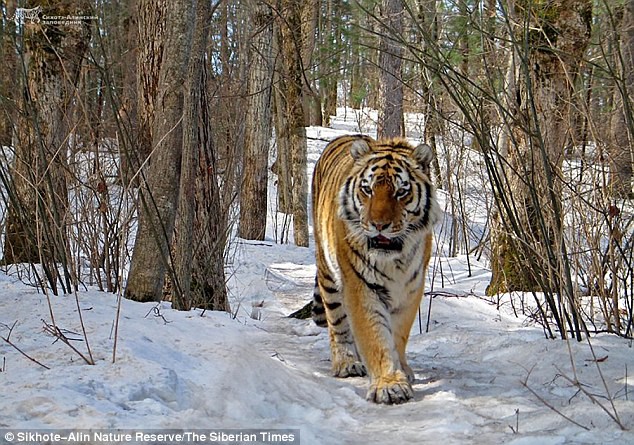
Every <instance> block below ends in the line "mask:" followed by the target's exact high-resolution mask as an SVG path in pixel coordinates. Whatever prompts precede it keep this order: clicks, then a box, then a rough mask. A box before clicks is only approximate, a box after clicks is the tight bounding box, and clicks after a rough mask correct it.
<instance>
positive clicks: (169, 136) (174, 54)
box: [125, 0, 194, 301]
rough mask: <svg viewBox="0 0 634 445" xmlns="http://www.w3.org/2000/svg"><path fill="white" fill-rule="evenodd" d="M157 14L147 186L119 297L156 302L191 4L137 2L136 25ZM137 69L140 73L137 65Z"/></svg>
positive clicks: (171, 216)
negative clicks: (159, 50) (158, 44)
mask: <svg viewBox="0 0 634 445" xmlns="http://www.w3.org/2000/svg"><path fill="white" fill-rule="evenodd" d="M150 11H151V13H155V12H158V13H159V15H158V16H159V17H161V20H162V21H163V22H162V23H161V24H160V26H162V27H164V29H165V31H166V35H165V43H164V51H163V55H162V56H160V55H159V54H154V55H149V54H147V55H148V56H150V58H151V59H153V60H157V59H159V58H160V59H161V60H162V62H161V68H160V75H159V80H158V89H157V92H158V94H157V96H156V108H155V111H154V112H155V116H154V122H153V126H152V137H153V139H152V155H151V156H152V157H151V163H150V167H149V170H148V175H147V180H146V181H145V182H144V183H143V184H142V186H141V190H140V201H141V206H140V214H139V228H138V231H137V236H136V241H135V244H134V251H133V254H132V261H131V264H130V273H129V275H128V283H127V286H126V291H125V297H126V298H129V299H132V300H136V301H159V300H160V299H161V296H162V287H163V282H164V277H165V270H166V268H167V267H168V266H169V263H170V244H171V240H172V236H173V232H174V222H175V217H176V208H177V204H178V192H179V181H180V163H181V150H182V146H183V127H182V119H183V96H184V84H185V80H186V77H187V66H188V61H189V55H190V51H191V43H192V42H191V39H192V26H191V24H192V23H194V14H193V13H194V3H193V1H191V0H179V1H176V2H170V3H168V2H167V1H165V0H163V1H160V2H154V1H152V2H150V1H148V2H146V1H145V0H140V1H139V24H140V25H141V23H142V22H143V20H142V19H141V18H142V17H143V16H144V15H145V14H146V13H147V12H150ZM139 67H140V69H141V70H143V69H144V68H147V67H144V66H143V64H142V63H139Z"/></svg>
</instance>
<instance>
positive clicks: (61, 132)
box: [4, 0, 91, 293]
mask: <svg viewBox="0 0 634 445" xmlns="http://www.w3.org/2000/svg"><path fill="white" fill-rule="evenodd" d="M36 6H42V8H43V9H44V10H46V11H47V14H48V15H60V16H66V15H73V16H77V15H81V16H83V15H88V14H89V13H90V11H91V2H89V1H86V0H76V1H67V2H64V3H63V4H60V5H57V4H56V3H55V2H45V1H38V2H29V3H27V5H26V7H27V8H30V7H36ZM22 30H23V41H24V45H23V48H24V51H25V53H24V54H22V55H21V56H22V57H24V61H25V63H27V66H26V77H27V78H26V81H25V83H24V91H23V95H22V102H21V106H20V109H21V114H20V116H19V120H18V128H17V132H16V135H15V136H16V137H15V140H14V144H13V145H14V147H15V164H14V166H13V169H12V172H11V176H12V181H13V192H14V193H13V194H12V199H11V200H10V205H9V208H8V216H7V224H6V238H5V245H4V262H5V263H21V262H28V263H42V264H43V265H44V269H45V271H46V273H47V276H48V280H49V283H50V284H51V286H52V288H53V292H54V293H57V278H56V277H57V270H58V268H57V265H56V263H57V262H60V261H61V262H62V263H63V265H64V266H68V263H67V262H66V261H65V260H64V259H65V258H66V255H67V252H68V248H69V246H68V227H67V225H66V221H67V218H68V215H67V211H68V196H67V185H66V171H67V154H68V149H69V147H68V141H69V139H70V138H71V132H72V131H73V129H74V125H73V123H72V122H71V115H72V113H71V110H72V103H73V101H74V99H75V97H76V96H75V95H76V85H77V83H78V79H79V73H80V69H81V66H82V63H83V59H84V55H85V53H86V51H87V50H88V45H89V41H90V36H91V31H90V23H89V22H87V23H82V24H81V25H80V26H66V25H64V24H61V25H52V24H43V25H42V26H39V25H33V24H30V23H26V24H25V25H23V27H22ZM65 290H66V291H70V289H65Z"/></svg>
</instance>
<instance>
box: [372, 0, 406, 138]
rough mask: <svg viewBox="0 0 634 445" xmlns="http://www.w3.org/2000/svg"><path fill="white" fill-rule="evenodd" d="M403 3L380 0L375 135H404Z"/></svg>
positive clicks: (394, 0) (395, 0) (393, 0)
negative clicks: (378, 80) (377, 115)
mask: <svg viewBox="0 0 634 445" xmlns="http://www.w3.org/2000/svg"><path fill="white" fill-rule="evenodd" d="M403 13H404V5H403V0H383V3H382V11H381V17H382V20H383V23H384V26H383V27H382V30H381V36H380V41H379V70H380V82H379V121H378V124H377V136H378V137H379V138H388V137H395V136H404V134H405V131H404V128H403V127H404V125H403V83H402V82H403V81H402V79H401V65H402V57H403V48H402V45H401V44H400V43H399V42H398V39H399V38H402V36H403Z"/></svg>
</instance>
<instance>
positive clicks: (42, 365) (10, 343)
mask: <svg viewBox="0 0 634 445" xmlns="http://www.w3.org/2000/svg"><path fill="white" fill-rule="evenodd" d="M17 322H18V321H17V320H16V321H15V322H13V325H11V327H10V328H9V327H8V326H7V325H4V326H5V327H7V328H8V329H9V334H8V335H7V336H6V337H0V338H1V339H2V340H4V342H5V343H6V344H8V345H9V346H11V347H13V349H15V350H16V351H18V352H19V353H20V354H22V355H23V356H25V357H26V358H28V359H29V360H31V361H32V362H33V363H37V364H38V365H40V366H41V367H42V368H44V369H51V368H49V367H48V366H46V365H44V364H42V363H41V362H39V361H37V360H36V359H34V358H33V357H31V356H30V355H28V354H27V353H26V352H24V351H23V350H22V349H20V348H19V347H18V346H17V345H16V344H15V343H13V342H12V341H11V340H10V338H11V333H12V332H13V328H15V325H16V324H17Z"/></svg>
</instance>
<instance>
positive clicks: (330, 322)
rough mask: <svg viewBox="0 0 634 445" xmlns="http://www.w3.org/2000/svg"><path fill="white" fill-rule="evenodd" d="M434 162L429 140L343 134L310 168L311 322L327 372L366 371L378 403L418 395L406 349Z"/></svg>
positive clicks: (433, 208) (425, 243) (432, 202)
mask: <svg viewBox="0 0 634 445" xmlns="http://www.w3.org/2000/svg"><path fill="white" fill-rule="evenodd" d="M431 160H432V151H431V148H430V147H429V146H428V145H426V144H420V145H418V146H416V147H413V146H412V145H411V144H410V143H408V142H407V141H406V140H405V139H402V138H393V139H385V140H375V139H373V138H371V137H369V136H366V135H346V136H340V137H338V138H336V139H334V140H332V141H331V142H330V143H329V144H328V145H327V146H326V148H325V149H324V151H323V153H322V154H321V156H320V157H319V159H318V161H317V163H316V165H315V170H314V174H313V180H312V217H313V234H314V239H315V256H316V265H317V273H316V277H315V288H314V295H313V308H312V318H313V320H314V322H315V323H316V324H317V325H318V326H322V327H327V328H328V333H329V343H330V357H331V364H332V372H333V375H334V376H335V377H350V376H365V375H368V376H369V380H370V383H369V388H368V391H367V394H366V399H367V400H369V401H372V402H375V403H381V404H400V403H404V402H407V401H408V400H410V399H411V398H412V397H413V396H414V392H413V389H412V383H413V382H414V372H413V371H412V368H411V367H410V366H409V365H408V363H407V359H406V357H405V348H406V346H407V342H408V339H409V333H410V330H411V327H412V324H413V323H414V320H415V318H416V314H417V313H418V308H419V305H420V303H421V299H422V297H423V293H424V287H425V275H426V270H427V267H428V264H429V261H430V257H431V251H432V229H433V225H434V224H435V223H436V221H437V220H438V219H439V214H440V210H439V205H438V202H437V200H436V192H435V188H434V186H433V185H432V182H431V180H430V163H431Z"/></svg>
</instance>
